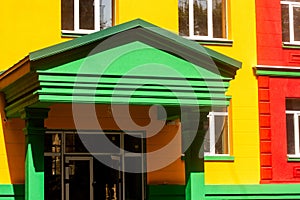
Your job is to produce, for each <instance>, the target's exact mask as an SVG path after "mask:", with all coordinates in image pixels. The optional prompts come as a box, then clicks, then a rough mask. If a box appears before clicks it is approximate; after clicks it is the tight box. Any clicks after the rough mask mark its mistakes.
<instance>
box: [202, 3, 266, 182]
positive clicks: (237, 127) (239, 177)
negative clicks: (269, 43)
mask: <svg viewBox="0 0 300 200" xmlns="http://www.w3.org/2000/svg"><path fill="white" fill-rule="evenodd" d="M228 2H229V6H228V9H229V13H230V15H229V21H230V22H229V39H231V40H233V45H232V47H225V46H208V47H209V48H212V49H214V50H216V51H218V52H220V53H223V54H225V55H228V56H230V57H232V58H235V59H237V60H239V61H241V62H242V63H243V66H242V69H240V70H238V72H237V75H236V77H235V80H233V81H231V83H230V84H231V86H230V88H229V91H228V94H229V95H232V102H231V123H232V125H231V132H232V134H231V135H232V138H231V139H232V140H231V142H232V152H231V154H232V155H233V156H234V157H235V160H234V162H222V163H220V162H206V163H205V182H206V184H258V183H259V180H260V167H259V166H260V163H259V126H258V122H259V120H258V94H257V80H256V78H255V76H254V74H253V70H252V67H254V66H255V65H256V22H255V1H252V0H243V1H240V0H229V1H228Z"/></svg>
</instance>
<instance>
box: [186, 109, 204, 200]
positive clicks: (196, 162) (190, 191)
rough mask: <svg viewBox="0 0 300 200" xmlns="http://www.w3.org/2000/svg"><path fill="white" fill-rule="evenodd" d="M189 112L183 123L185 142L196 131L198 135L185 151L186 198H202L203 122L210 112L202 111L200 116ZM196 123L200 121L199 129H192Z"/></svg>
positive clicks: (198, 199)
mask: <svg viewBox="0 0 300 200" xmlns="http://www.w3.org/2000/svg"><path fill="white" fill-rule="evenodd" d="M189 113H190V114H189V115H188V116H185V117H186V122H185V123H184V124H182V135H183V142H186V141H184V140H191V138H193V136H194V134H195V132H196V136H195V137H194V139H193V140H192V142H191V144H190V146H189V148H188V149H187V150H186V152H185V175H186V200H200V199H204V198H205V192H204V150H203V149H201V148H203V145H202V143H203V141H204V135H205V130H204V127H203V122H204V121H205V120H207V114H208V113H207V112H203V113H202V112H201V113H200V116H199V118H198V117H195V116H194V115H196V113H195V114H193V113H192V112H189ZM195 120H196V121H195ZM196 123H198V128H197V130H195V129H191V128H190V127H195V124H196ZM191 124H193V125H191ZM191 135H192V136H191Z"/></svg>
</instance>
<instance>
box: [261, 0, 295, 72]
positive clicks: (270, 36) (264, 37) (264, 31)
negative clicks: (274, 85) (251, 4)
mask: <svg viewBox="0 0 300 200" xmlns="http://www.w3.org/2000/svg"><path fill="white" fill-rule="evenodd" d="M256 30H257V63H258V64H259V65H277V66H286V65H290V66H300V49H286V48H282V34H281V6H280V0H256Z"/></svg>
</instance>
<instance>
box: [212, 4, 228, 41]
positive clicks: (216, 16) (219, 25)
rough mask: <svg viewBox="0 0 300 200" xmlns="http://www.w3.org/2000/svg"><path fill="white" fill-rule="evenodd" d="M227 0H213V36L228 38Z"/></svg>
mask: <svg viewBox="0 0 300 200" xmlns="http://www.w3.org/2000/svg"><path fill="white" fill-rule="evenodd" d="M225 3H226V1H225V0H213V37H214V38H226V5H225Z"/></svg>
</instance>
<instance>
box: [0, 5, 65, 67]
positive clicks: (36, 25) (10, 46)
mask: <svg viewBox="0 0 300 200" xmlns="http://www.w3.org/2000/svg"><path fill="white" fill-rule="evenodd" d="M0 24H1V27H0V40H1V48H0V57H1V59H0V70H4V69H7V68H8V67H10V66H12V65H13V64H15V63H16V62H18V61H19V60H21V59H22V58H24V57H25V56H26V55H28V53H29V52H32V51H35V50H38V49H41V48H45V47H47V46H50V45H53V44H56V43H59V42H62V41H64V39H62V38H61V32H60V0H43V1H40V0H24V1H1V7H0ZM3 58H5V59H3Z"/></svg>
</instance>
